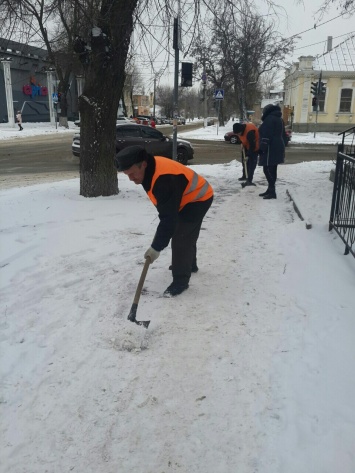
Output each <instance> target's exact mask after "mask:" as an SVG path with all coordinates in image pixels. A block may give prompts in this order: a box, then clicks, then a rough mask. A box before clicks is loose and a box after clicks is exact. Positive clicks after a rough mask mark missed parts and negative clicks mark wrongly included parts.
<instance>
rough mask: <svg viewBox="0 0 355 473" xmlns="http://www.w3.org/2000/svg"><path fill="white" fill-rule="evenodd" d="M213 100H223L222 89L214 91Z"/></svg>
mask: <svg viewBox="0 0 355 473" xmlns="http://www.w3.org/2000/svg"><path fill="white" fill-rule="evenodd" d="M214 98H215V99H216V100H223V99H224V89H216V90H215V91H214Z"/></svg>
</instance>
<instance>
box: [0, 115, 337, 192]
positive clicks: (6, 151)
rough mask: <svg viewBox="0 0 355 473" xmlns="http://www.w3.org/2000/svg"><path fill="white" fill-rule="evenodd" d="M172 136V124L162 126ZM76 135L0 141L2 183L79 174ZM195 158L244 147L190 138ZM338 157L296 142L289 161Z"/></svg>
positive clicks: (210, 158) (326, 148)
mask: <svg viewBox="0 0 355 473" xmlns="http://www.w3.org/2000/svg"><path fill="white" fill-rule="evenodd" d="M200 127H201V124H200V123H199V124H193V125H192V124H191V125H190V124H188V125H185V126H179V127H178V134H179V133H180V132H182V131H190V130H192V129H194V128H200ZM159 129H160V130H161V131H162V132H163V133H164V134H167V135H170V134H171V133H172V127H171V126H166V127H161V128H159ZM71 141H72V134H70V133H65V134H57V135H56V134H51V135H39V136H33V137H29V138H26V139H18V140H1V141H0V186H1V188H9V187H14V186H17V185H20V184H21V185H26V184H27V185H31V184H33V183H36V182H39V181H40V182H49V181H54V180H63V179H69V178H73V177H79V159H78V158H75V157H74V156H73V155H72V153H71ZM189 141H190V142H191V143H192V145H193V147H194V149H195V157H194V159H193V160H192V161H190V163H191V164H218V163H229V162H230V161H232V160H233V159H236V158H237V159H238V160H239V159H240V147H239V146H238V145H232V144H230V143H227V142H225V141H223V134H221V141H208V142H207V141H203V140H189ZM335 158H336V146H335V145H296V144H293V143H292V142H291V144H290V145H289V146H288V147H287V148H286V164H294V163H299V162H303V161H328V160H333V159H335Z"/></svg>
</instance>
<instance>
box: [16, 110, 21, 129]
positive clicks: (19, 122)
mask: <svg viewBox="0 0 355 473" xmlns="http://www.w3.org/2000/svg"><path fill="white" fill-rule="evenodd" d="M16 121H17V124H18V126H19V128H20V131H22V130H23V127H22V114H21V111H20V110H17V113H16Z"/></svg>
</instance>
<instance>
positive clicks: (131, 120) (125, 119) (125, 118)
mask: <svg viewBox="0 0 355 473" xmlns="http://www.w3.org/2000/svg"><path fill="white" fill-rule="evenodd" d="M121 122H125V123H135V121H134V120H133V118H127V117H124V116H123V115H122V116H120V117H117V118H116V123H121Z"/></svg>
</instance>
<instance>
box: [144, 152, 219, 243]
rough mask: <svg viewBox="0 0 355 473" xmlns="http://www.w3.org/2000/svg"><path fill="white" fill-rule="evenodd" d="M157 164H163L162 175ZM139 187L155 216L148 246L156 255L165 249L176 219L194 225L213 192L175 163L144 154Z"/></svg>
mask: <svg viewBox="0 0 355 473" xmlns="http://www.w3.org/2000/svg"><path fill="white" fill-rule="evenodd" d="M157 160H158V161H159V160H164V161H165V160H166V165H165V166H163V168H164V172H161V168H162V166H159V162H158V165H157ZM169 167H170V168H171V170H170V171H169V170H168V172H167V171H166V169H165V168H168V169H169ZM159 169H160V172H159ZM179 170H180V171H179ZM200 184H202V188H201V186H200ZM142 185H143V188H144V190H145V191H146V193H147V194H148V197H149V198H150V199H151V200H152V202H153V203H154V205H155V206H156V208H157V210H158V212H159V225H158V228H157V231H156V233H155V236H154V240H153V242H152V247H153V248H154V249H155V250H157V251H161V250H163V249H164V248H166V247H167V246H168V244H169V241H170V239H171V238H172V236H173V234H174V232H175V228H176V225H177V223H178V220H179V219H182V220H184V221H187V222H198V221H199V220H200V219H201V218H203V216H204V215H205V213H206V211H207V210H208V209H209V207H210V205H211V202H212V200H213V189H212V187H211V186H210V185H209V184H208V182H207V181H206V180H205V179H204V178H203V177H202V176H201V175H198V174H196V173H195V172H193V171H192V170H191V168H189V167H187V166H183V165H182V164H180V163H177V162H176V161H172V160H171V159H168V158H161V157H159V156H155V157H153V156H151V155H149V154H148V159H147V168H146V170H145V175H144V179H143V182H142ZM192 186H193V187H194V188H196V189H197V187H199V189H200V190H199V192H198V195H197V196H194V192H193V190H192V189H191V187H192ZM182 204H183V205H182Z"/></svg>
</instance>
